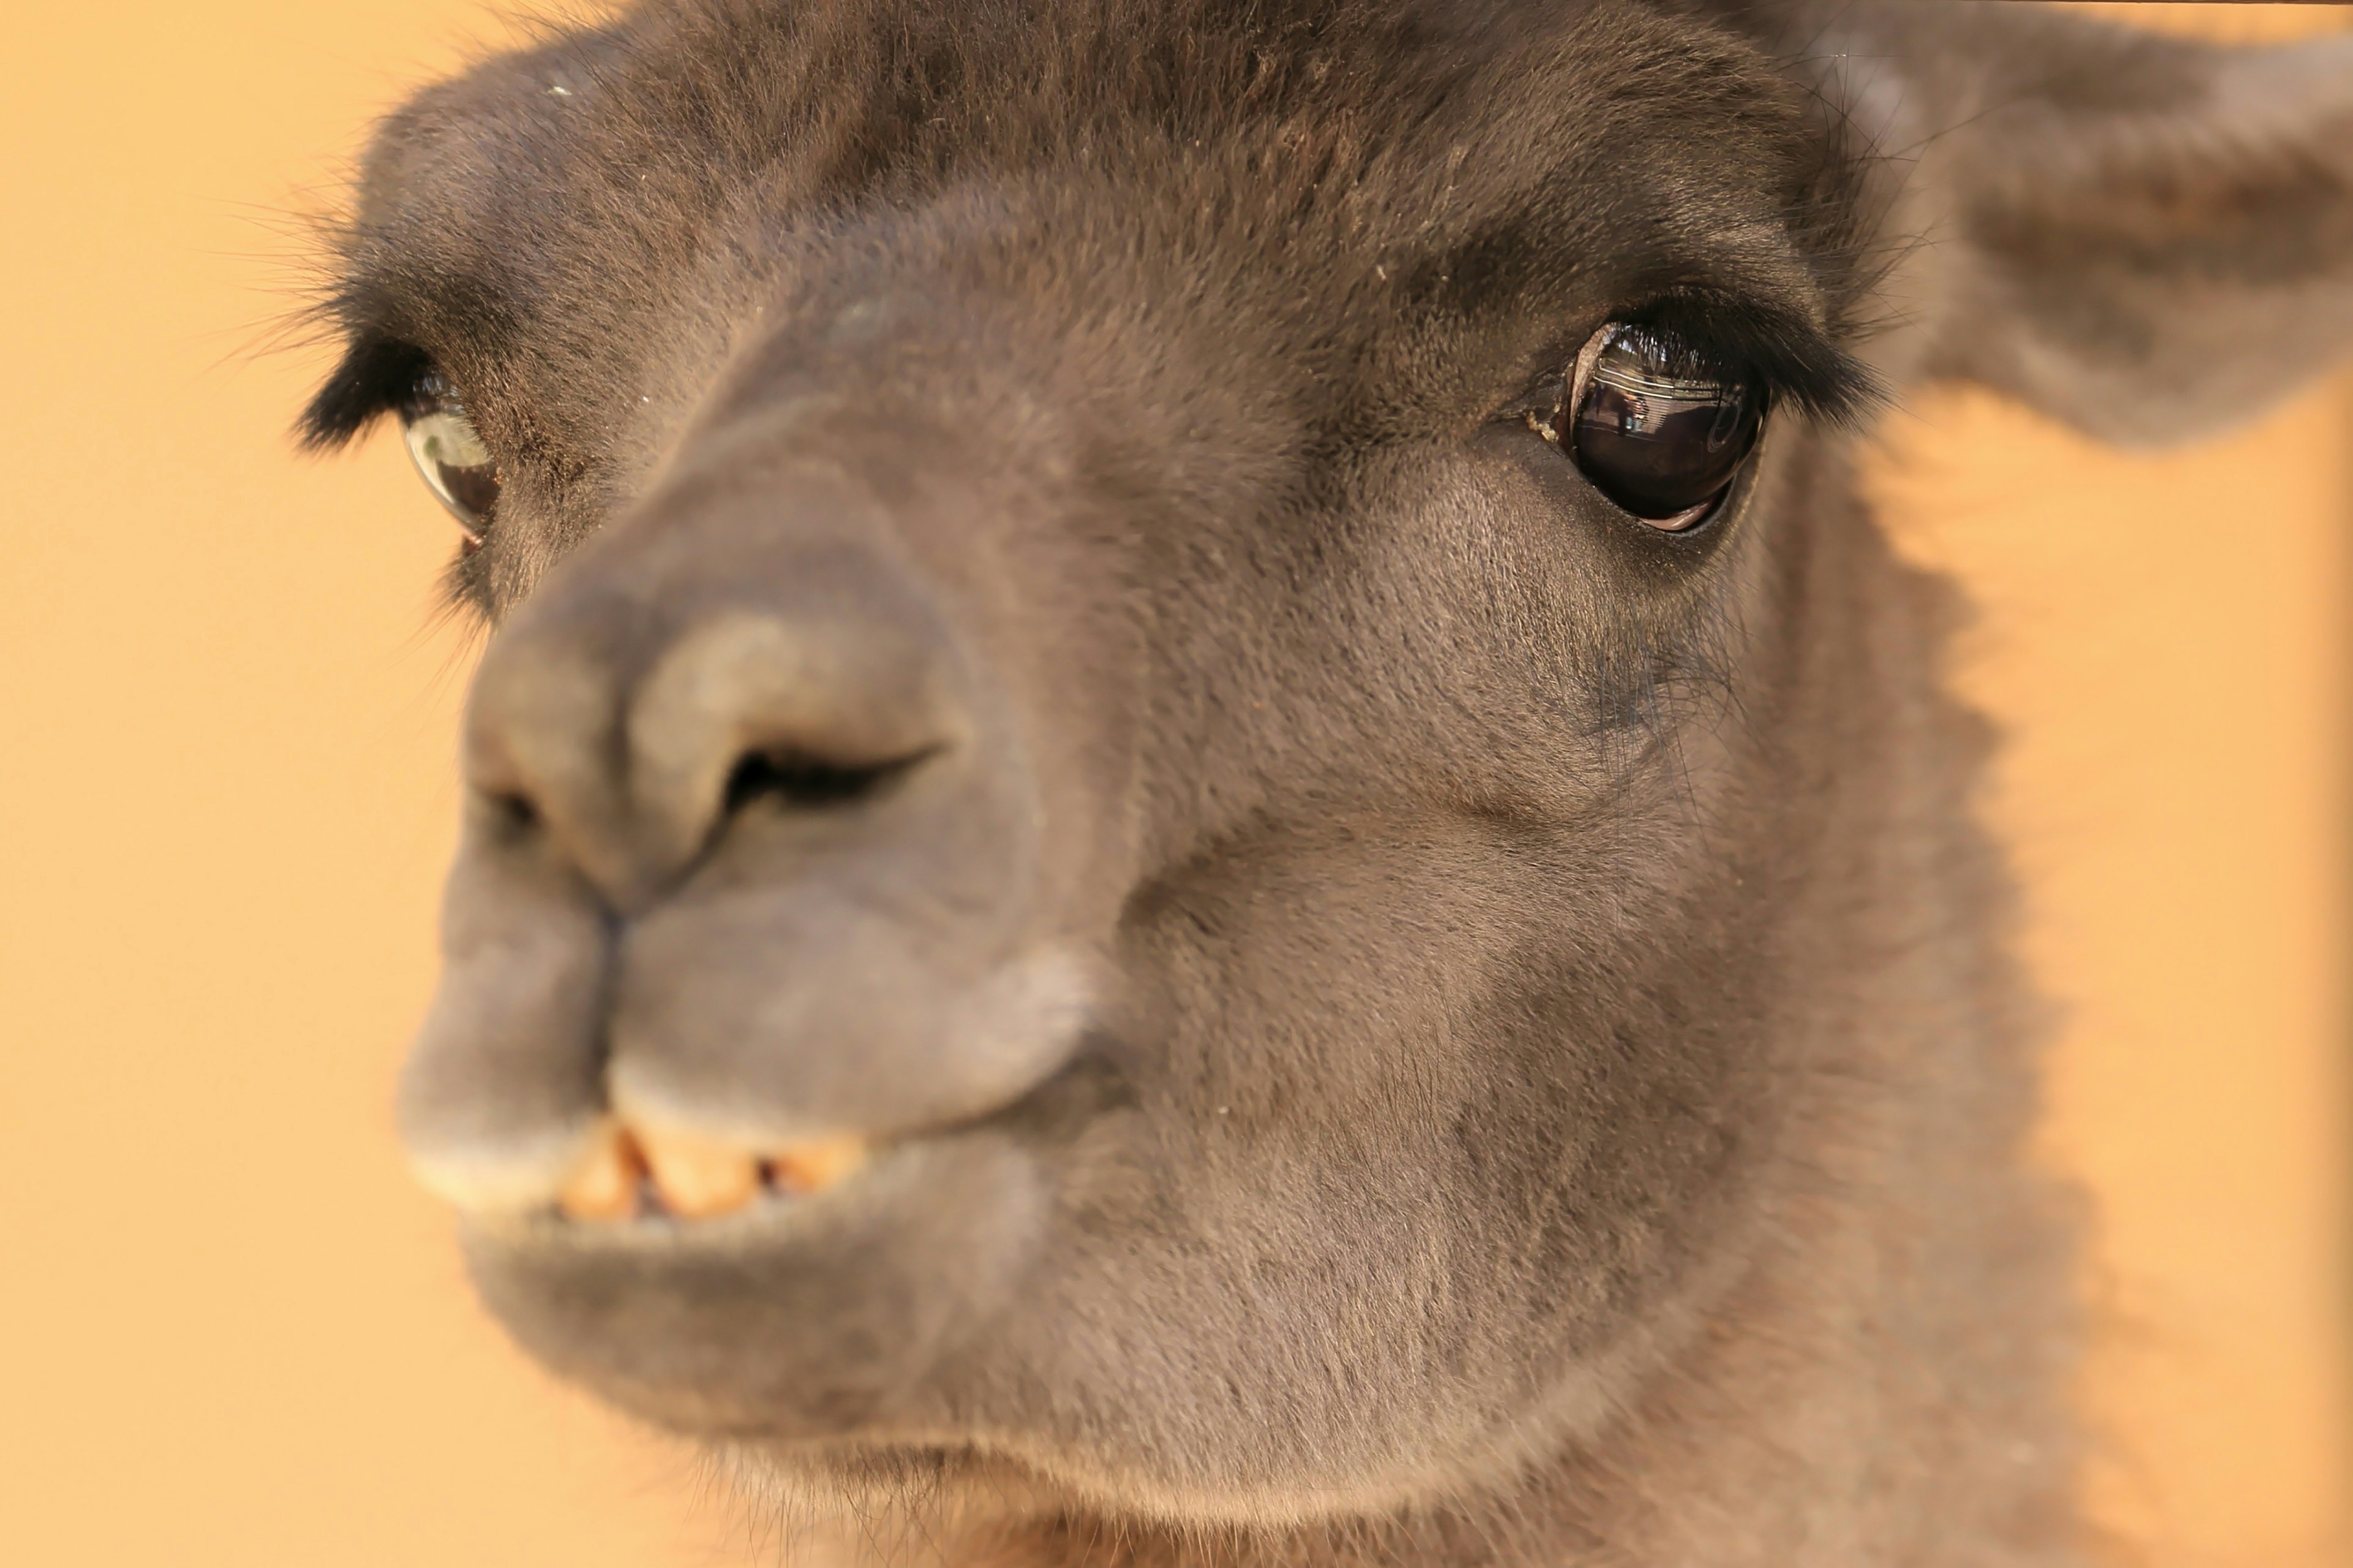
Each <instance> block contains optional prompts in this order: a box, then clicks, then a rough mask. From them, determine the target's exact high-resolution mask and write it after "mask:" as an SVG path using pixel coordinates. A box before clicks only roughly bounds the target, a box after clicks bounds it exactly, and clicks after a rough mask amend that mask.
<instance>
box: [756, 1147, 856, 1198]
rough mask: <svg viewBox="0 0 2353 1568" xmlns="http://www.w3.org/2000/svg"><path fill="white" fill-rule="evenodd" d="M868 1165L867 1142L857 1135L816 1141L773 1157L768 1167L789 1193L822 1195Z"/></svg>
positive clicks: (777, 1181) (779, 1184)
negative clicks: (835, 1184) (853, 1172)
mask: <svg viewBox="0 0 2353 1568" xmlns="http://www.w3.org/2000/svg"><path fill="white" fill-rule="evenodd" d="M864 1163H866V1140H865V1139H863V1138H860V1137H859V1136H858V1135H857V1134H856V1133H854V1132H844V1133H841V1134H839V1136H837V1137H832V1138H813V1139H811V1140H810V1141H809V1142H806V1143H796V1144H794V1145H793V1146H792V1147H791V1148H789V1149H786V1150H783V1151H780V1152H777V1153H776V1154H774V1155H771V1156H770V1157H769V1160H768V1168H769V1169H770V1170H771V1171H773V1172H774V1173H776V1185H777V1186H779V1187H782V1188H783V1189H784V1190H785V1191H786V1192H788V1193H804V1194H806V1193H821V1192H823V1191H824V1190H825V1189H826V1188H828V1187H829V1186H831V1185H833V1184H834V1183H836V1182H838V1181H839V1180H841V1178H842V1177H844V1176H847V1175H849V1173H851V1172H852V1171H855V1170H856V1169H858V1167H859V1166H860V1165H862V1164H864Z"/></svg>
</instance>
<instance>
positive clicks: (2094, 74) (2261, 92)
mask: <svg viewBox="0 0 2353 1568" xmlns="http://www.w3.org/2000/svg"><path fill="white" fill-rule="evenodd" d="M1814 15H1815V16H1816V17H1817V18H1820V20H1821V22H1822V26H1821V27H1820V29H1819V30H1817V31H1816V32H1815V33H1814V34H1813V39H1812V42H1811V48H1810V50H1809V51H1808V52H1809V53H1810V54H1813V55H1814V58H1815V59H1816V60H1817V61H1818V62H1819V61H1820V60H1821V59H1822V58H1823V57H1822V56H1821V55H1820V53H1818V52H1816V51H1820V49H1822V48H1823V47H1825V45H1828V46H1829V47H1832V48H1837V49H1841V50H1853V51H1861V50H1864V49H1870V50H1873V51H1874V52H1875V53H1876V54H1877V57H1878V58H1880V59H1882V60H1885V61H1887V62H1888V64H1889V65H1891V66H1892V67H1893V68H1894V69H1893V73H1892V74H1893V77H1894V80H1891V79H1888V78H1886V77H1884V76H1883V77H1881V78H1880V79H1878V80H1877V81H1876V82H1874V83H1872V84H1870V85H1869V86H1866V87H1865V88H1863V89H1862V92H1861V93H1860V94H1859V95H1858V94H1856V93H1855V92H1854V91H1853V89H1854V83H1853V81H1852V79H1847V80H1843V81H1841V83H1839V85H1841V86H1843V87H1845V88H1847V89H1848V91H1847V92H1846V93H1843V94H1841V95H1840V96H1842V97H1843V98H1844V100H1845V104H1846V106H1847V108H1848V111H1849V112H1850V113H1856V112H1857V111H1860V113H1859V114H1858V122H1859V123H1861V124H1862V128H1863V131H1864V133H1865V134H1866V135H1868V136H1870V137H1872V138H1873V140H1874V141H1876V142H1878V143H1879V146H1878V151H1879V152H1881V153H1883V154H1887V155H1889V156H1890V158H1891V159H1892V160H1894V161H1898V162H1899V163H1900V161H1902V160H1905V159H1907V158H1911V157H1916V159H1917V162H1916V163H1914V164H1913V165H1912V167H1911V169H1910V171H1909V174H1908V183H1909V184H1910V185H1911V187H1912V188H1911V189H1909V190H1907V191H1906V193H1905V195H1904V196H1903V197H1902V198H1901V199H1900V200H1899V201H1898V202H1897V204H1896V205H1895V208H1894V213H1893V214H1892V215H1891V216H1895V217H1896V219H1897V221H1898V222H1900V223H1909V224H1911V225H1912V226H1914V232H1913V234H1911V235H1905V234H1901V233H1899V234H1894V235H1891V236H1889V237H1890V238H1892V239H1896V240H1902V239H1905V238H1912V237H1917V238H1918V239H1920V240H1922V241H1925V242H1926V243H1925V245H1923V246H1922V247H1921V249H1922V251H1923V252H1925V253H1926V254H1925V257H1924V262H1925V264H1924V265H1922V266H1921V267H1919V268H1916V269H1910V270H1911V271H1912V273H1913V279H1914V280H1915V287H1913V288H1911V289H1906V290H1905V291H1906V292H1910V293H1912V294H1913V296H1914V298H1913V299H1912V300H1900V299H1899V300H1897V301H1896V308H1897V309H1899V310H1903V309H1907V308H1911V309H1916V310H1917V311H1918V318H1917V319H1918V321H1919V324H1920V325H1922V326H1924V327H1925V328H1926V334H1925V338H1924V340H1923V341H1922V342H1919V343H1918V344H1917V346H1916V351H1915V352H1916V353H1917V355H1918V357H1917V358H1916V359H1915V361H1914V363H1913V365H1912V367H1911V368H1912V369H1913V370H1914V371H1915V374H1926V375H1930V376H1940V375H1941V376H1953V377H1959V378H1964V379H1967V380H1970V381H1976V382H1980V383H1983V384H1986V385H1989V386H1992V387H1996V388H1998V389H2000V391H2003V392H2006V393H2009V394H2010V395H2014V396H2016V397H2020V398H2022V399H2024V400H2025V401H2026V402H2028V403H2030V404H2032V405H2034V406H2036V407H2037V408H2040V409H2042V410H2043V411H2045V412H2046V413H2049V414H2051V415H2052V416H2056V417H2058V418H2060V419H2063V420H2065V421H2067V422H2069V423H2071V424H2073V425H2075V426H2078V427H2080V428H2082V429H2084V430H2085V431H2087V432H2089V433H2090V434H2092V435H2094V436H2098V437H2104V438H2105V439H2108V440H2112V441H2118V442H2126V443H2133V444H2158V443H2165V442H2172V441H2180V440H2185V439H2188V438H2189V437H2192V436H2196V435H2198V434H2200V433H2201V432H2204V431H2206V430H2210V429H2211V428H2213V427H2214V426H2219V425H2225V424H2229V423H2232V422H2233V421H2236V420H2240V419H2243V418H2246V417H2248V416H2252V415H2253V414H2255V413H2256V412H2258V411H2260V410H2261V409H2262V408H2263V406H2265V405H2268V404H2270V403H2271V402H2273V401H2274V400H2275V399H2276V398H2278V397H2280V396H2281V395H2284V394H2285V393H2287V392H2290V391H2292V390H2294V389H2295V386H2296V385H2297V384H2299V383H2301V382H2303V381H2305V380H2306V379H2307V378H2309V377H2310V376H2312V375H2313V374H2316V373H2317V372H2319V371H2321V370H2323V369H2325V368H2326V367H2327V366H2328V365H2329V364H2330V363H2332V362H2334V361H2336V360H2337V359H2338V358H2340V357H2342V356H2344V355H2345V354H2346V353H2348V349H2353V36H2349V37H2327V38H2321V39H2316V40H2314V41H2311V42H2308V43H2305V44H2299V45H2295V46H2291V47H2278V48H2265V49H2229V48H2221V47H2211V46H2206V45H2201V44H2198V43H2195V42H2190V41H2187V40H2183V39H2179V38H2173V37H2157V36H2154V35H2149V34H2145V33H2139V32H2136V31H2132V30H2130V29H2128V28H2126V27H2125V26H2118V25H2110V24H2108V23H2105V22H2102V21H2096V20H2091V19H2088V18H2086V17H2084V16H2079V15H2074V14H2067V13H2057V12H2052V11H2047V10H2045V9H2043V8H2042V7H2040V6H2034V5H2013V4H1993V5H1974V4H1972V5H1960V4H1953V5H1921V4H1916V3H1912V4H1905V3H1899V4H1893V5H1881V6H1869V7H1865V6H1857V7H1841V8H1840V9H1838V10H1837V11H1836V12H1816V13H1814ZM1855 34H1860V35H1862V36H1861V37H1855V36H1853V35H1855ZM1836 35H1847V36H1846V37H1834V36H1836ZM1786 36H1787V35H1785V37H1786ZM1833 38H1834V41H1833ZM1852 58H1854V56H1853V55H1852V54H1848V55H1846V56H1844V57H1843V59H1842V61H1841V70H1843V69H1844V61H1845V60H1852ZM1824 85H1825V86H1826V87H1827V86H1831V85H1832V84H1831V80H1830V79H1827V78H1826V79H1825V83H1824ZM1897 87H1900V90H1899V92H1898V94H1897V98H1895V99H1889V98H1888V97H1887V96H1886V92H1887V89H1890V88H1897ZM1874 94H1876V95H1877V98H1878V100H1879V102H1880V105H1881V107H1880V108H1879V110H1878V117H1877V119H1876V121H1875V122H1873V121H1870V120H1869V118H1868V117H1869V115H1870V114H1871V110H1872V105H1871V103H1870V101H1868V100H1870V99H1871V98H1872V97H1873V95H1874ZM1899 100H1900V101H1899ZM1901 270H1905V269H1902V268H1899V271H1901ZM1891 281H1894V279H1891Z"/></svg>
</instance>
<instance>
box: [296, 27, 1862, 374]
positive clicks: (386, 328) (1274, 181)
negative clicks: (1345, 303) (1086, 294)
mask: <svg viewBox="0 0 2353 1568" xmlns="http://www.w3.org/2000/svg"><path fill="white" fill-rule="evenodd" d="M1823 167H1824V161H1823V157H1822V137H1821V136H1820V133H1819V132H1818V131H1817V130H1816V128H1814V127H1813V126H1811V125H1810V123H1809V121H1808V115H1807V110H1806V104H1805V100H1804V97H1803V95H1802V94H1801V93H1799V92H1798V91H1797V90H1795V89H1793V88H1792V87H1791V85H1790V84H1789V83H1788V81H1786V80H1785V79H1783V78H1782V77H1781V76H1780V75H1779V74H1778V72H1777V71H1776V70H1774V69H1773V68H1772V67H1771V65H1770V64H1769V62H1767V60H1765V59H1764V58H1762V57H1761V56H1759V55H1757V54H1756V53H1754V52H1753V51H1752V50H1751V49H1749V48H1748V47H1746V46H1745V45H1744V44H1742V43H1740V42H1739V41H1737V40H1736V39H1735V38H1733V37H1730V36H1728V35H1726V34H1724V33H1720V32H1718V31H1716V30H1715V29H1713V28H1711V27H1709V26H1705V25H1704V24H1702V23H1700V22H1698V21H1696V20H1694V19H1693V18H1691V17H1689V16H1681V15H1670V14H1665V13H1662V12H1658V11H1653V10H1651V9H1650V8H1647V7H1644V6H1641V5H1630V4H1609V3H1606V0H1605V3H1600V4H1577V3H1573V0H1547V3H1543V4H1532V3H1525V0H1446V3H1439V0H1324V3H1315V0H1293V3H1290V4H1285V3H1284V0H1261V3H1259V4H1242V3H1239V0H1235V3H1211V0H1191V3H1187V0H1177V3H1175V4H1154V5H1137V4H1134V0H1124V3H1122V0H1036V3H1028V4H1014V3H1012V0H993V3H992V0H983V3H981V4H965V3H959V4H954V5H950V4H945V3H943V0H829V3H826V4H817V3H815V0H782V3H777V0H766V3H755V0H669V3H655V4H648V5H640V6H638V7H636V8H634V9H632V10H630V11H629V12H628V13H626V14H625V15H624V16H621V17H620V18H618V19H617V20H616V21H614V22H613V23H611V24H609V25H607V26H602V27H598V28H594V29H587V30H583V31H579V32H575V33H572V34H568V35H563V36H558V37H552V38H551V39H550V40H548V41H547V42H546V43H544V44H543V45H542V46H541V47H538V48H535V49H533V50H530V51H526V52H522V53H518V54H514V55H510V56H506V57H502V58H497V59H494V60H491V61H489V62H486V63H485V64H483V65H482V66H480V68H477V69H475V70H474V71H472V72H471V73H470V74H469V75H467V76H466V77H464V78H461V79H458V80H456V81H453V82H450V83H447V84H444V85H442V86H440V87H438V88H436V89H431V90H429V91H427V92H426V93H425V94H423V95H421V96H420V97H419V98H417V100H414V101H413V102H412V103H411V104H409V105H408V106H407V107H406V108H405V109H404V110H401V111H400V112H399V113H397V114H396V115H395V116H394V117H393V118H392V119H391V120H390V121H387V123H386V124H385V127H384V128H383V130H382V131H381V132H379V135H378V137H377V139H376V142H375V145H374V148H373V150H372V153H371V154H370V158H369V161H368V165H367V170H366V174H365V176H364V181H363V185H362V192H361V203H360V211H359V214H358V217H357V221H356V222H355V224H354V225H353V228H352V230H351V233H350V236H349V239H348V242H347V246H346V257H345V260H346V265H347V272H348V277H347V279H346V282H345V285H344V290H343V295H344V297H343V300H341V301H339V303H340V305H341V307H342V309H343V314H344V315H345V316H346V317H347V318H360V319H364V321H365V323H366V325H367V326H368V328H369V329H370V330H372V331H380V332H384V333H386V334H389V335H393V336H398V337H403V338H406V339H408V340H411V341H417V342H422V343H425V344H427V346H428V347H429V346H433V345H434V344H435V343H436V342H438V341H441V340H448V339H453V338H464V339H468V340H470V341H474V342H482V341H486V340H491V339H496V338H499V337H501V336H510V335H513V334H516V333H519V332H522V331H526V330H527V329H528V328H529V326H530V325H531V324H532V323H533V322H534V321H543V320H545V319H548V318H551V317H565V316H575V317H576V315H577V314H578V312H579V310H580V309H581V308H582V307H583V306H584V305H585V304H586V303H587V302H589V301H593V300H610V299H613V298H616V297H630V298H635V299H638V300H655V299H659V297H660V296H661V295H662V294H664V293H665V292H666V291H674V290H675V289H678V288H679V287H680V286H681V279H685V278H688V277H690V276H692V275H694V274H695V273H696V271H697V269H698V268H702V267H705V266H707V264H708V261H709V259H710V258H711V257H712V255H713V254H714V253H719V252H724V251H726V250H727V249H728V248H729V247H735V248H737V249H740V250H742V251H743V252H744V253H745V254H756V253H758V252H760V251H762V250H763V249H764V248H768V247H773V246H774V245H776V244H777V243H779V242H780V237H781V236H782V235H783V234H785V233H786V231H790V230H793V229H794V228H795V227H796V226H797V227H799V228H801V229H803V230H807V229H811V228H820V229H830V230H833V231H837V232H838V231H839V229H841V228H842V227H843V226H848V225H851V224H854V223H856V222H857V221H858V220H859V217H860V214H872V213H876V212H888V213H895V214H905V213H909V212H913V211H920V210H922V209H923V208H924V207H925V205H927V204H934V203H937V202H939V201H941V200H943V199H944V198H945V197H947V196H949V195H951V194H954V193H958V192H962V193H965V194H967V195H968V194H969V193H970V192H971V191H972V190H974V189H976V188H981V189H990V190H995V191H998V192H1001V193H1004V194H1005V195H1006V196H1007V199H1008V202H1010V203H1012V204H1013V205H1017V206H1021V207H1022V210H1024V211H1027V212H1029V213H1030V214H1031V215H1032V216H1036V217H1038V221H1037V222H1035V223H1033V224H1032V225H1031V226H1030V227H1031V228H1032V229H1033V230H1034V231H1035V234H1036V237H1037V243H1039V244H1040V245H1052V246H1060V247H1064V248H1066V249H1073V248H1075V249H1083V248H1086V247H1090V246H1098V247H1109V249H1110V250H1111V251H1112V252H1113V253H1116V252H1117V251H1119V250H1121V249H1125V250H1128V251H1133V250H1134V249H1136V248H1137V247H1139V246H1142V247H1155V246H1157V247H1164V248H1166V247H1176V249H1180V250H1181V249H1185V248H1186V247H1192V248H1194V249H1197V250H1200V251H1203V252H1214V255H1215V265H1217V266H1219V267H1224V268H1240V269H1242V270H1245V271H1254V272H1256V273H1259V274H1282V273H1305V274H1310V275H1311V276H1309V277H1304V278H1292V279H1287V280H1286V285H1287V286H1290V287H1294V288H1295V287H1298V286H1301V285H1306V286H1308V287H1309V289H1310V290H1311V293H1312V295H1313V296H1314V297H1319V298H1323V299H1325V300H1331V301H1334V303H1333V306H1332V308H1333V310H1335V312H1337V311H1339V310H1340V309H1341V307H1340V306H1339V304H1338V303H1337V301H1338V300H1339V299H1340V298H1341V297H1342V295H1343V294H1344V293H1345V287H1344V286H1345V283H1346V282H1347V281H1348V280H1349V279H1353V278H1356V277H1358V276H1362V277H1375V276H1377V277H1379V278H1381V279H1386V280H1389V281H1391V282H1393V283H1396V284H1398V286H1399V287H1402V288H1403V289H1405V290H1406V293H1407V295H1408V299H1407V300H1406V305H1407V307H1408V313H1409V312H1410V309H1411V307H1413V306H1415V305H1417V304H1418V305H1421V306H1433V307H1436V308H1440V309H1458V310H1470V309H1473V308H1476V307H1477V306H1479V305H1481V304H1482V303H1486V302H1492V301H1493V300H1499V299H1504V300H1525V299H1526V298H1528V297H1531V296H1535V297H1542V296H1545V295H1546V294H1547V293H1550V292H1556V291H1557V290H1558V289H1562V288H1565V287H1568V286H1570V285H1572V284H1573V283H1575V282H1577V281H1579V280H1582V281H1584V282H1585V283H1587V284H1588V285H1595V286H1599V287H1602V288H1604V289H1605V291H1611V290H1614V291H1616V292H1620V293H1633V292H1639V291H1641V289H1652V290H1653V291H1657V290H1662V289H1675V288H1686V289H1688V288H1692V287H1699V286H1706V287H1722V286H1724V285H1725V284H1726V283H1727V282H1729V283H1731V284H1733V285H1734V286H1736V287H1745V288H1746V289H1748V290H1750V291H1751V292H1756V293H1763V294H1767V295H1773V296H1778V298H1777V300H1776V302H1777V303H1778V304H1780V305H1781V306H1782V307H1784V308H1785V309H1790V310H1794V311H1795V312H1796V313H1799V314H1802V315H1807V316H1811V317H1816V318H1819V317H1820V314H1821V313H1822V312H1821V306H1820V301H1819V300H1812V301H1809V300H1802V299H1799V298H1793V297H1792V296H1802V295H1804V294H1806V293H1808V292H1809V291H1810V290H1811V289H1815V288H1816V287H1817V286H1818V285H1819V283H1820V278H1821V270H1822V269H1821V268H1820V266H1819V265H1818V264H1817V262H1816V259H1815V258H1810V257H1809V256H1808V255H1807V246H1808V241H1809V236H1808V233H1807V232H1806V230H1805V228H1804V226H1803V225H1802V224H1801V223H1799V222H1796V221H1794V220H1793V215H1801V214H1803V213H1805V212H1806V211H1807V209H1808V207H1809V204H1810V203H1812V202H1816V201H1818V199H1819V198H1818V193H1816V192H1814V191H1812V190H1810V184H1815V185H1818V184H1820V180H1821V178H1822V171H1823ZM1074 193H1082V194H1083V199H1080V197H1079V195H1074ZM1025 203H1026V205H1023V204H1025ZM965 210H967V211H969V210H972V208H971V204H969V203H968V202H967V203H966V204H965ZM1007 210H1010V209H1009V208H1008V209H1007ZM1039 215H1046V216H1039ZM1113 231H1116V232H1115V233H1114V232H1113ZM1344 274H1345V277H1343V276H1338V275H1344ZM1597 279H1599V283H1598V284H1597ZM1308 297H1309V296H1304V295H1303V300H1304V299H1306V298H1308Z"/></svg>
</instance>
